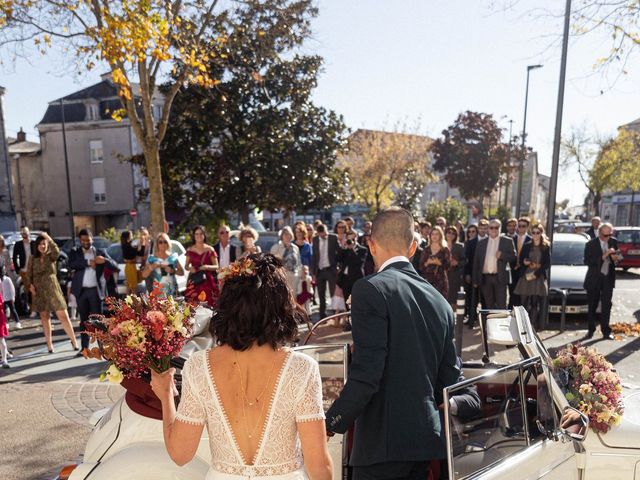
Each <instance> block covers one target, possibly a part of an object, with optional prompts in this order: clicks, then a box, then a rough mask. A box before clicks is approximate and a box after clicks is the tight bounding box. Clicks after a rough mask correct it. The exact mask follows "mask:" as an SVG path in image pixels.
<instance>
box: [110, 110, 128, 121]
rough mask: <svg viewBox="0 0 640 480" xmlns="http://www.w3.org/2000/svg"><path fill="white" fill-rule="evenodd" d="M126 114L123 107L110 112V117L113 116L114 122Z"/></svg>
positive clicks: (120, 119)
mask: <svg viewBox="0 0 640 480" xmlns="http://www.w3.org/2000/svg"><path fill="white" fill-rule="evenodd" d="M126 115H127V111H126V110H125V109H124V108H119V109H118V110H115V111H114V112H112V113H111V118H113V119H114V120H115V121H116V122H121V121H122V119H123V118H124V117H125V116H126Z"/></svg>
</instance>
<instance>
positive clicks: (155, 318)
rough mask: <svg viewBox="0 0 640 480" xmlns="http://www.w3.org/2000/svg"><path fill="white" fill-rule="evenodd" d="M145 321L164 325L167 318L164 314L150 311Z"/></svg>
mask: <svg viewBox="0 0 640 480" xmlns="http://www.w3.org/2000/svg"><path fill="white" fill-rule="evenodd" d="M147 320H149V321H150V322H151V323H156V322H158V323H161V324H162V325H165V324H166V323H167V317H165V316H164V313H162V312H161V311H159V310H151V311H149V312H147Z"/></svg>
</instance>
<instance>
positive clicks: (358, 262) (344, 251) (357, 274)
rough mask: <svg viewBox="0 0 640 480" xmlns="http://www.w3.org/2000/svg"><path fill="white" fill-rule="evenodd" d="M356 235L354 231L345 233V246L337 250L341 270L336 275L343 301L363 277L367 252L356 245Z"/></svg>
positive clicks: (364, 248)
mask: <svg viewBox="0 0 640 480" xmlns="http://www.w3.org/2000/svg"><path fill="white" fill-rule="evenodd" d="M357 239H358V234H357V233H356V232H355V231H354V230H350V231H349V233H347V244H346V246H345V247H344V248H340V249H339V250H338V262H340V265H342V270H341V271H340V273H339V274H338V285H339V287H340V288H342V291H343V293H344V299H345V301H346V300H348V299H349V297H350V296H351V291H352V289H353V285H354V284H355V283H356V281H358V280H360V279H361V278H362V277H364V262H365V260H366V259H367V254H368V250H367V248H366V247H363V246H361V245H358V241H357Z"/></svg>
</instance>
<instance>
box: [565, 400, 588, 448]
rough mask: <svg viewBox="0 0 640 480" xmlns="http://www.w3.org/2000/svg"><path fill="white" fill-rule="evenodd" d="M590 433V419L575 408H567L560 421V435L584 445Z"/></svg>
mask: <svg viewBox="0 0 640 480" xmlns="http://www.w3.org/2000/svg"><path fill="white" fill-rule="evenodd" d="M588 432H589V417H587V416H586V415H585V414H584V413H582V412H581V411H580V410H577V409H575V408H573V407H565V409H564V412H563V413H562V418H561V419H560V433H561V434H562V435H563V436H564V437H565V438H568V439H569V440H571V441H574V442H579V443H582V442H584V439H585V438H586V437H587V433H588Z"/></svg>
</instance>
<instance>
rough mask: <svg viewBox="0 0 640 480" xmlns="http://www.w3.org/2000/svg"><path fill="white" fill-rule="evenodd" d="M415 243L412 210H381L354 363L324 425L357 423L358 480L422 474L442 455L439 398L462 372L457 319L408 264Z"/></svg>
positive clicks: (332, 429)
mask: <svg viewBox="0 0 640 480" xmlns="http://www.w3.org/2000/svg"><path fill="white" fill-rule="evenodd" d="M416 246H417V245H416V242H415V240H414V237H413V218H412V216H411V214H409V212H407V211H406V210H403V209H401V208H396V207H393V208H390V209H388V210H385V211H383V212H381V213H379V214H378V215H377V216H376V218H375V219H374V221H373V230H372V234H371V240H370V241H369V247H370V249H371V254H372V256H373V259H374V262H375V265H376V268H377V272H378V273H376V274H374V275H371V276H369V277H365V278H363V279H361V280H359V281H358V282H356V283H355V285H354V287H353V293H352V294H351V319H352V325H353V342H354V354H353V361H352V363H351V366H350V369H349V378H348V380H347V383H346V385H345V387H344V389H343V390H342V393H341V394H340V397H339V398H338V399H337V400H336V401H335V403H334V404H333V405H332V406H331V408H330V409H329V411H328V412H327V420H326V426H327V431H328V434H329V435H332V434H333V433H344V432H346V431H347V429H348V428H349V426H350V425H351V424H353V423H354V422H355V433H354V442H353V454H352V456H351V461H350V463H351V465H352V466H353V467H354V468H353V478H354V479H355V480H361V479H374V478H375V479H414V478H415V479H421V480H424V479H425V478H426V475H427V474H428V472H429V462H430V460H432V459H438V458H444V457H445V447H444V441H443V435H444V432H442V427H441V425H440V415H439V413H438V403H439V402H442V389H443V388H444V387H446V386H449V385H452V384H453V383H455V382H456V381H457V379H458V376H459V375H460V371H459V369H458V367H457V365H456V352H455V348H454V344H453V318H454V317H453V311H452V310H451V307H450V306H449V304H448V303H447V301H446V300H445V299H444V297H443V296H442V295H440V294H439V293H438V292H437V290H436V289H435V288H433V287H432V286H431V285H430V284H429V283H428V282H427V281H425V280H423V279H422V278H421V277H420V276H419V275H418V274H417V273H416V271H415V270H414V268H413V266H412V265H411V263H410V261H409V258H411V256H412V255H413V254H414V252H415V250H416Z"/></svg>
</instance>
